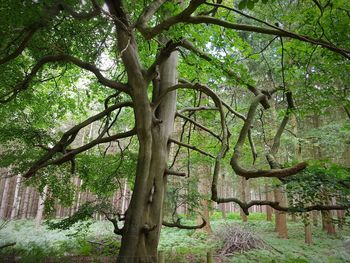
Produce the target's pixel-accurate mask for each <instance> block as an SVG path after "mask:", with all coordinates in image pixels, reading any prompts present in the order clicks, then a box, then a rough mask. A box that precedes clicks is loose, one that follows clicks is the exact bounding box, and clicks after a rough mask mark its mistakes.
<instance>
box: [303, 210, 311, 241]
mask: <svg viewBox="0 0 350 263" xmlns="http://www.w3.org/2000/svg"><path fill="white" fill-rule="evenodd" d="M304 217H305V218H304V234H305V243H306V244H308V245H311V244H312V232H311V224H310V218H309V217H310V216H309V214H307V215H305V216H304Z"/></svg>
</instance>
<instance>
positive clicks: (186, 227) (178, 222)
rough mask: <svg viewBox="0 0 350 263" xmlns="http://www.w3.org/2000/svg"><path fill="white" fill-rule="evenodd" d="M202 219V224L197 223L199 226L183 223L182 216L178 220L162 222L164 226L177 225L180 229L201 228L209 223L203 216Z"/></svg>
mask: <svg viewBox="0 0 350 263" xmlns="http://www.w3.org/2000/svg"><path fill="white" fill-rule="evenodd" d="M202 221H203V223H202V224H200V225H197V226H186V225H182V224H181V221H180V218H178V219H177V220H176V222H172V223H169V222H166V221H163V223H162V224H163V226H167V227H177V228H180V229H200V228H203V227H205V225H206V224H207V222H206V221H205V219H204V218H203V217H202Z"/></svg>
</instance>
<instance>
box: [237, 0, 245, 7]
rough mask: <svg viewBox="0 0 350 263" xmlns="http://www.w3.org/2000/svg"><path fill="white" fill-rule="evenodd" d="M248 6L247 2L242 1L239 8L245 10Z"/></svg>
mask: <svg viewBox="0 0 350 263" xmlns="http://www.w3.org/2000/svg"><path fill="white" fill-rule="evenodd" d="M246 6H247V0H242V1H241V2H239V4H238V8H239V9H244V8H246Z"/></svg>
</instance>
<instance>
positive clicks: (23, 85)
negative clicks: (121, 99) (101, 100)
mask: <svg viewBox="0 0 350 263" xmlns="http://www.w3.org/2000/svg"><path fill="white" fill-rule="evenodd" d="M63 61H65V62H70V63H72V64H74V65H76V66H78V67H80V68H82V69H85V70H88V71H90V72H92V73H93V74H94V75H95V76H96V78H97V80H98V81H99V82H100V83H101V84H102V85H104V86H106V87H109V88H111V89H115V90H119V91H122V92H125V93H127V94H129V88H128V86H127V85H125V84H122V83H119V82H117V81H113V80H110V79H107V78H105V77H104V76H103V75H102V73H101V72H100V70H99V69H98V68H97V67H96V66H95V65H93V64H90V63H87V62H85V61H82V60H80V59H78V58H76V57H73V56H70V55H67V54H60V55H49V56H45V57H43V58H41V59H40V60H39V61H38V62H37V63H36V64H35V66H34V67H33V68H32V70H31V72H30V73H29V74H28V75H27V76H26V77H25V79H24V80H23V81H21V82H20V83H18V84H17V85H16V86H15V87H14V88H13V90H12V91H10V92H8V93H7V94H5V95H4V96H2V97H1V98H0V103H5V102H8V101H10V100H11V99H13V98H14V97H15V96H16V95H17V94H18V93H19V92H20V91H23V90H26V89H27V88H28V87H29V83H30V82H31V81H32V79H33V78H34V77H35V76H36V74H37V73H38V72H39V70H41V69H42V67H43V66H44V65H46V64H48V63H54V62H63Z"/></svg>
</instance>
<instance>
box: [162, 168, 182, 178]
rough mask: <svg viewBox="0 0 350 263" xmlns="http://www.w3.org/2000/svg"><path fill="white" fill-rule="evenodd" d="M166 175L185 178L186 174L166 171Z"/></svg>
mask: <svg viewBox="0 0 350 263" xmlns="http://www.w3.org/2000/svg"><path fill="white" fill-rule="evenodd" d="M164 175H175V176H181V177H185V176H186V173H182V172H178V171H174V170H169V169H165V172H164Z"/></svg>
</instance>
